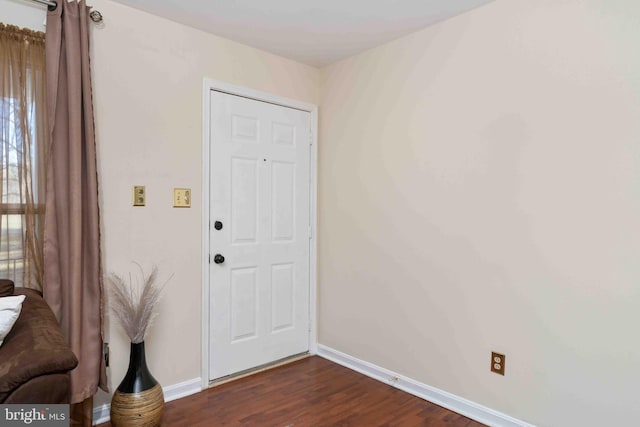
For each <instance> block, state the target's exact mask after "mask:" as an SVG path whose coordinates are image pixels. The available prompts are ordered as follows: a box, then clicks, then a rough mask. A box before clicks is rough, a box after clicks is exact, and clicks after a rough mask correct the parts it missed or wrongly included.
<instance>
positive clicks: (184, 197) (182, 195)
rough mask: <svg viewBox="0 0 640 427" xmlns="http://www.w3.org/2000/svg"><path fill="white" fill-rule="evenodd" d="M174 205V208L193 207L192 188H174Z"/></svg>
mask: <svg viewBox="0 0 640 427" xmlns="http://www.w3.org/2000/svg"><path fill="white" fill-rule="evenodd" d="M173 207H174V208H190V207H191V189H190V188H174V189H173Z"/></svg>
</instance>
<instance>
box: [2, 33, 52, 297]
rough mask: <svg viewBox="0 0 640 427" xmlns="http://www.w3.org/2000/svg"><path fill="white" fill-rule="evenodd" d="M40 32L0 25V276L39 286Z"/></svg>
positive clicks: (41, 213) (42, 161)
mask: <svg viewBox="0 0 640 427" xmlns="http://www.w3.org/2000/svg"><path fill="white" fill-rule="evenodd" d="M46 136H47V117H46V89H45V49H44V33H40V32H35V31H31V30H26V29H20V28H18V27H15V26H11V25H4V24H0V184H1V185H0V277H2V278H8V279H11V280H13V281H14V282H15V283H16V285H18V286H24V287H28V288H35V289H38V290H41V289H42V280H43V261H42V244H43V230H44V227H43V223H44V208H43V203H44V192H45V181H44V178H45V175H46V173H45V172H46V168H45V159H46V157H47V156H46V151H45V150H46V148H47V143H46Z"/></svg>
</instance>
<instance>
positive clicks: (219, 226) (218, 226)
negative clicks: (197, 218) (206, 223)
mask: <svg viewBox="0 0 640 427" xmlns="http://www.w3.org/2000/svg"><path fill="white" fill-rule="evenodd" d="M213 228H215V229H216V230H222V221H216V222H214V223H213Z"/></svg>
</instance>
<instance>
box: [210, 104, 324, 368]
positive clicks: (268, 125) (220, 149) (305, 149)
mask: <svg viewBox="0 0 640 427" xmlns="http://www.w3.org/2000/svg"><path fill="white" fill-rule="evenodd" d="M209 113H210V133H209V135H210V182H209V193H210V196H209V198H210V200H209V204H210V206H209V210H210V213H209V221H210V224H211V227H210V231H209V253H210V255H211V263H210V264H209V297H210V310H209V318H210V324H209V330H210V336H209V367H208V368H209V369H208V370H209V375H208V378H209V379H210V380H214V379H218V378H222V377H225V376H227V375H231V374H234V373H237V372H241V371H244V370H246V369H250V368H253V367H256V366H260V365H263V364H266V363H269V362H273V361H276V360H279V359H282V358H284V357H287V356H291V355H295V354H299V353H303V352H306V351H308V350H309V348H310V307H309V303H310V262H309V260H310V231H311V227H310V224H311V216H310V185H309V183H310V176H311V170H310V161H309V160H310V142H311V135H312V133H311V114H310V113H309V112H308V111H302V110H299V109H295V108H289V107H283V106H280V105H275V104H272V103H267V102H262V101H258V100H254V99H248V98H245V97H241V96H236V95H231V94H228V93H223V92H219V91H211V92H210V105H209ZM215 221H220V222H221V223H222V229H220V230H216V229H215V227H214V226H213V224H214V223H215ZM216 254H220V255H222V256H224V258H225V260H224V262H222V263H220V264H216V263H214V262H213V260H214V256H215V255H216Z"/></svg>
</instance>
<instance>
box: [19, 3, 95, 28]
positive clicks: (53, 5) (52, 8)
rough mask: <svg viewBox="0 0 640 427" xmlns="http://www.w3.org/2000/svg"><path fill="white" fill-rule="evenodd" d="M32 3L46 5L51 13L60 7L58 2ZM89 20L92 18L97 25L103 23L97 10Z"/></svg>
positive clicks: (92, 12)
mask: <svg viewBox="0 0 640 427" xmlns="http://www.w3.org/2000/svg"><path fill="white" fill-rule="evenodd" d="M31 1H33V2H36V3H40V4H44V5H46V6H47V9H49V10H50V11H54V10H56V8H57V7H58V2H56V1H53V0H31ZM89 18H91V20H92V21H93V22H95V23H96V24H100V23H101V22H102V14H101V13H100V12H98V11H97V10H92V11H91V12H90V13H89Z"/></svg>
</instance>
